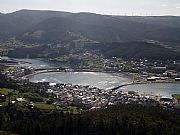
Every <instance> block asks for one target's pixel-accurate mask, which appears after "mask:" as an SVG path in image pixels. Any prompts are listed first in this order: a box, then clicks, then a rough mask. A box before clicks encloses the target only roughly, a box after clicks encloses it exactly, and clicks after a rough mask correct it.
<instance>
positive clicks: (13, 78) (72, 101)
mask: <svg viewBox="0 0 180 135" xmlns="http://www.w3.org/2000/svg"><path fill="white" fill-rule="evenodd" d="M107 61H110V63H109V64H110V65H111V66H109V67H111V68H113V69H116V68H118V67H117V66H116V67H115V66H112V65H114V63H116V62H117V61H118V60H117V59H116V58H112V59H111V60H106V63H107ZM156 63H157V65H158V62H156ZM174 63H175V62H174ZM131 64H133V65H135V66H136V68H135V67H134V68H133V69H134V70H135V69H136V70H137V69H139V70H141V71H142V73H141V74H140V75H139V76H138V77H136V78H135V79H134V80H133V82H132V83H130V84H127V85H134V84H141V83H153V82H156V83H157V82H171V83H178V82H179V78H178V77H179V73H178V72H177V71H175V70H167V69H166V67H153V68H152V70H153V72H154V73H147V72H145V71H143V69H142V68H143V67H146V68H147V67H148V65H149V62H147V60H141V61H140V62H133V61H131ZM1 65H3V66H6V67H8V68H6V70H3V71H2V72H1V78H5V79H6V80H8V81H10V82H15V83H18V84H21V85H23V86H24V88H26V92H32V90H33V92H36V93H41V94H42V93H45V94H46V98H42V100H41V101H40V102H41V103H42V102H43V104H48V105H49V104H50V105H52V106H53V108H56V109H58V108H59V106H65V105H73V106H78V107H82V108H85V109H86V110H95V109H99V108H105V107H107V106H109V105H118V104H141V105H153V106H163V107H166V108H169V109H178V108H179V106H180V99H179V98H177V97H179V95H178V94H177V95H173V97H171V96H169V97H167V96H159V95H149V94H141V93H138V92H136V91H122V90H119V89H113V88H112V89H99V88H96V87H93V86H89V85H87V86H82V85H73V84H56V83H50V82H45V81H43V82H36V83H35V82H29V79H28V76H31V75H34V74H36V73H43V72H72V71H76V70H78V71H79V70H80V69H71V70H70V69H66V68H54V69H49V70H47V69H34V68H32V67H22V66H20V65H19V64H18V62H15V61H13V60H9V59H6V60H5V59H1ZM148 68H150V66H149V67H148ZM84 70H85V71H92V70H88V69H84ZM84 70H83V71H84ZM125 70H127V69H125ZM105 71H106V70H105ZM112 71H113V70H112V69H111V72H112ZM106 72H108V71H106ZM114 72H120V69H118V70H117V71H115V70H114ZM131 72H132V71H131ZM6 96H8V95H7V94H6V95H4V94H1V95H0V98H1V99H4V100H2V101H5V98H6ZM18 102H25V104H24V106H26V107H30V108H31V109H33V108H37V106H36V105H37V104H38V102H39V101H36V100H33V101H32V100H31V99H28V98H27V99H26V98H25V97H24V96H22V95H21V96H19V95H18V96H15V98H13V100H12V101H11V103H12V104H16V103H18Z"/></svg>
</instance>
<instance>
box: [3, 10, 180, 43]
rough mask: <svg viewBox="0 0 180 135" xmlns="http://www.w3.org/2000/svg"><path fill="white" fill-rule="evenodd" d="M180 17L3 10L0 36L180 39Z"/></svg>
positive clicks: (49, 40)
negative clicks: (70, 35) (5, 12)
mask: <svg viewBox="0 0 180 135" xmlns="http://www.w3.org/2000/svg"><path fill="white" fill-rule="evenodd" d="M178 22H180V17H176V16H174V17H172V16H160V17H158V16H157V17H143V16H142V17H137V16H134V17H133V16H131V17H130V16H110V15H100V14H93V13H69V12H60V11H39V10H20V11H16V12H13V13H9V14H0V38H1V39H3V38H7V37H12V36H16V37H17V38H18V39H20V40H24V41H26V40H27V41H31V40H32V41H36V42H52V41H62V40H63V39H69V38H70V37H69V35H68V34H67V32H73V33H75V34H77V35H82V36H84V37H87V38H88V39H92V40H95V41H98V42H125V41H137V40H158V41H163V42H179V41H180V23H178Z"/></svg>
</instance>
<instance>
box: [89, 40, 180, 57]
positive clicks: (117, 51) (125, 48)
mask: <svg viewBox="0 0 180 135" xmlns="http://www.w3.org/2000/svg"><path fill="white" fill-rule="evenodd" d="M87 48H88V49H91V50H96V51H98V52H100V53H102V54H103V55H104V56H106V57H120V58H125V59H130V58H135V59H140V58H147V59H157V60H158V59H161V60H167V59H174V60H178V59H180V55H179V52H177V51H174V50H171V49H169V48H166V47H164V46H162V45H160V44H157V43H148V42H126V43H119V42H113V43H96V44H93V45H92V44H91V45H88V46H87ZM107 50H108V51H107Z"/></svg>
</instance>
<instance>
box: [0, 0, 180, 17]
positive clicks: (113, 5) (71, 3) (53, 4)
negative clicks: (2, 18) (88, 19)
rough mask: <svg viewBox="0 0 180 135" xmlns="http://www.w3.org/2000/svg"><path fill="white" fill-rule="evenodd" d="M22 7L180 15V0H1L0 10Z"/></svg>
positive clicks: (108, 12) (8, 11)
mask: <svg viewBox="0 0 180 135" xmlns="http://www.w3.org/2000/svg"><path fill="white" fill-rule="evenodd" d="M20 9H36V10H37V9H38V10H56V11H68V12H74V13H77V12H92V13H98V14H108V15H178V16H180V0H0V12H2V13H10V12H13V11H17V10H20Z"/></svg>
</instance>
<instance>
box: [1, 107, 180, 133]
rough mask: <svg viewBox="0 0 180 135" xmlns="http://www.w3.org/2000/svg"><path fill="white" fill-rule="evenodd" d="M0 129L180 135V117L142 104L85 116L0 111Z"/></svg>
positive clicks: (60, 113)
mask: <svg viewBox="0 0 180 135" xmlns="http://www.w3.org/2000/svg"><path fill="white" fill-rule="evenodd" d="M0 119H1V121H0V129H1V130H2V131H3V132H7V133H10V132H12V133H16V134H21V135H40V134H43V135H50V134H52V135H84V134H86V135H179V133H180V116H179V115H177V114H175V113H173V112H170V111H168V110H166V109H163V108H159V107H152V106H144V107H143V106H140V105H118V106H111V107H108V108H106V109H101V110H97V111H92V112H84V113H82V114H71V113H63V112H62V111H51V112H48V113H47V112H46V113H43V112H42V111H31V112H22V111H20V110H16V108H13V107H11V108H9V109H5V110H3V111H2V110H1V113H0Z"/></svg>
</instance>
